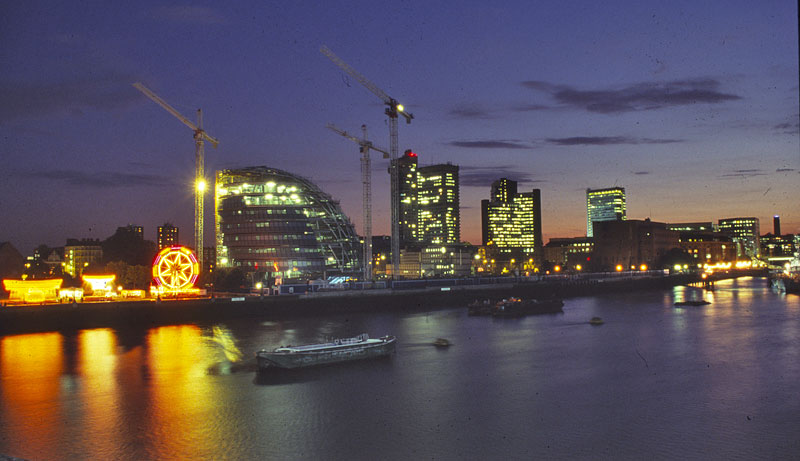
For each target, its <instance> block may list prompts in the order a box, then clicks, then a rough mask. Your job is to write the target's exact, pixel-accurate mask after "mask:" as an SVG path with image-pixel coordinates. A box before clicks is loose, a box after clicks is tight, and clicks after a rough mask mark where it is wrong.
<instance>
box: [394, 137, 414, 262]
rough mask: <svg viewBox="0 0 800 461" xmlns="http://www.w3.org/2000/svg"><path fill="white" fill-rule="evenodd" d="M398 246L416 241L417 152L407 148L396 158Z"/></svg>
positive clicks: (404, 245)
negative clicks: (398, 222)
mask: <svg viewBox="0 0 800 461" xmlns="http://www.w3.org/2000/svg"><path fill="white" fill-rule="evenodd" d="M397 175H398V178H397V188H398V192H399V193H398V200H400V203H399V204H398V207H397V209H398V211H399V216H398V218H399V219H400V246H401V247H406V246H408V245H409V244H413V243H416V242H417V241H418V238H417V218H418V216H417V211H418V210H417V154H415V153H414V152H411V151H410V150H407V151H406V152H405V154H404V155H403V156H402V157H400V158H399V159H397Z"/></svg>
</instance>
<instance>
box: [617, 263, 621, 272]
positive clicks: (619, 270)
mask: <svg viewBox="0 0 800 461" xmlns="http://www.w3.org/2000/svg"><path fill="white" fill-rule="evenodd" d="M617 272H622V264H617Z"/></svg>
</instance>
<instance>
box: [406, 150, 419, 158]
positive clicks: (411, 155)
mask: <svg viewBox="0 0 800 461" xmlns="http://www.w3.org/2000/svg"><path fill="white" fill-rule="evenodd" d="M406 156H407V157H416V156H417V154H415V153H414V152H412V151H410V150H407V151H406Z"/></svg>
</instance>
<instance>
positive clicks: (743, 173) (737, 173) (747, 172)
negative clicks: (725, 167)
mask: <svg viewBox="0 0 800 461" xmlns="http://www.w3.org/2000/svg"><path fill="white" fill-rule="evenodd" d="M766 175H767V173H765V172H764V171H763V170H759V169H754V168H749V169H742V170H733V171H732V172H730V173H725V174H722V175H720V176H719V177H720V178H722V179H729V178H752V177H754V176H766Z"/></svg>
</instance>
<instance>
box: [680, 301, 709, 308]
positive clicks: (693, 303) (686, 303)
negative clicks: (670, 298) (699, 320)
mask: <svg viewBox="0 0 800 461" xmlns="http://www.w3.org/2000/svg"><path fill="white" fill-rule="evenodd" d="M708 304H711V302H710V301H705V300H696V301H678V302H676V303H675V305H676V306H678V307H681V306H705V305H708Z"/></svg>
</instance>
